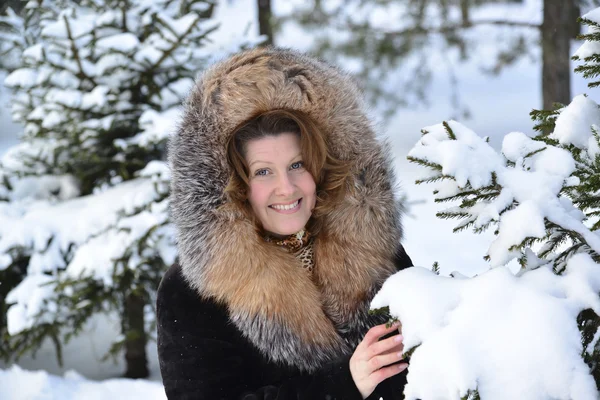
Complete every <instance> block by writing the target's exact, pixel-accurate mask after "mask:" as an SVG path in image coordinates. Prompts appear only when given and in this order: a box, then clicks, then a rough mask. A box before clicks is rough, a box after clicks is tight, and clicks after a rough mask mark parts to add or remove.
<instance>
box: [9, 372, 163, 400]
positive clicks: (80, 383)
mask: <svg viewBox="0 0 600 400" xmlns="http://www.w3.org/2000/svg"><path fill="white" fill-rule="evenodd" d="M0 398H2V400H32V399H43V400H80V399H85V400H105V399H144V400H166V398H167V396H166V395H165V392H164V389H163V386H162V384H161V383H159V382H150V381H146V380H143V379H138V380H136V379H107V380H105V381H103V382H95V381H91V380H87V379H85V378H84V377H82V376H81V375H79V374H78V373H77V372H75V371H68V372H66V373H65V374H64V377H58V376H54V375H50V374H48V373H47V372H45V371H35V372H32V371H26V370H23V369H21V368H19V367H18V366H16V365H14V366H12V367H11V368H9V369H7V370H0Z"/></svg>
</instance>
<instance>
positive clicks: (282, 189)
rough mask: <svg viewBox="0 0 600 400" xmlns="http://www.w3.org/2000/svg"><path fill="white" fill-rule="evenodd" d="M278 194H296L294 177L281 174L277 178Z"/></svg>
mask: <svg viewBox="0 0 600 400" xmlns="http://www.w3.org/2000/svg"><path fill="white" fill-rule="evenodd" d="M276 190H277V191H276V194H278V195H280V196H291V195H292V194H294V191H295V190H296V189H295V186H294V182H293V181H292V179H290V176H289V175H288V174H280V175H279V179H278V180H277V189H276Z"/></svg>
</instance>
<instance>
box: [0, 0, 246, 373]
mask: <svg viewBox="0 0 600 400" xmlns="http://www.w3.org/2000/svg"><path fill="white" fill-rule="evenodd" d="M23 3H24V7H21V6H23V4H19V7H20V8H19V7H17V10H18V11H20V14H18V13H17V12H16V11H14V10H12V9H11V8H8V7H7V5H8V4H3V5H2V7H3V9H4V10H5V11H6V13H5V15H4V16H0V26H1V29H0V59H1V60H2V62H1V63H0V64H1V65H0V66H1V67H2V68H4V69H5V70H6V71H7V72H9V75H8V77H7V78H6V80H5V82H4V84H5V85H6V86H8V87H10V88H11V89H12V92H13V97H12V110H11V113H12V116H13V119H14V120H15V121H18V122H19V123H20V124H22V126H23V133H22V134H21V137H20V143H19V144H18V145H16V146H14V147H12V148H10V149H8V151H7V152H6V154H5V155H4V156H3V157H2V159H1V164H0V281H1V282H2V285H1V286H0V311H1V312H2V318H1V319H0V335H1V338H0V339H1V340H2V342H1V345H0V349H2V350H1V351H2V353H1V354H0V355H2V356H3V357H4V358H5V359H9V360H16V359H18V358H19V356H21V355H23V354H26V353H32V352H33V353H35V351H36V350H37V349H39V347H40V346H41V344H42V342H43V341H44V340H46V339H50V340H51V341H52V342H53V343H54V345H55V347H56V354H57V356H58V360H59V363H60V360H61V358H62V351H61V349H62V347H63V346H64V344H65V343H68V342H69V340H70V339H71V338H72V337H74V336H77V335H79V334H80V333H81V331H82V328H83V326H84V324H85V323H86V322H87V321H88V320H89V319H90V318H91V317H92V316H93V315H95V314H98V313H113V314H117V315H118V316H119V319H120V323H121V332H120V335H119V336H118V337H116V338H114V340H113V341H112V348H111V350H110V355H112V356H114V357H116V356H120V355H123V356H124V358H125V361H126V371H125V376H126V377H130V378H143V377H147V376H148V368H147V355H146V345H147V343H148V341H149V340H150V339H151V338H152V334H153V332H154V331H155V327H154V303H155V297H154V296H155V293H156V290H157V288H158V284H159V282H160V279H161V277H162V274H163V273H164V271H165V270H166V268H167V267H168V266H169V265H170V264H171V263H173V262H174V259H175V246H174V233H173V231H172V229H171V225H170V222H169V219H168V213H167V205H168V186H169V175H168V170H167V167H166V164H165V163H164V160H165V158H166V154H165V153H166V141H167V138H168V136H169V134H170V132H171V130H172V129H173V128H174V124H175V123H176V122H177V117H178V115H179V106H180V104H181V101H182V99H183V98H184V97H185V95H186V94H187V92H188V90H189V89H190V87H191V86H192V84H193V79H194V78H195V77H196V75H197V74H198V72H199V71H201V70H203V69H204V68H205V67H206V65H208V64H209V63H210V62H211V61H210V60H211V59H212V58H213V57H216V56H219V55H220V54H224V51H223V50H222V49H220V48H218V46H213V47H211V41H210V36H211V34H212V33H213V32H214V31H215V30H216V29H217V28H218V24H217V23H215V21H214V20H213V12H214V8H215V5H216V3H215V1H212V0H151V1H139V0H80V1H75V0H31V1H28V2H23ZM240 46H242V47H243V46H244V44H243V40H242V41H238V45H237V46H233V47H231V48H229V49H228V51H232V52H233V51H239V49H240ZM5 315H6V317H5Z"/></svg>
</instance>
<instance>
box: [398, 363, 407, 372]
mask: <svg viewBox="0 0 600 400" xmlns="http://www.w3.org/2000/svg"><path fill="white" fill-rule="evenodd" d="M406 368H408V364H400V365H398V369H399V370H400V371H404V370H405V369H406Z"/></svg>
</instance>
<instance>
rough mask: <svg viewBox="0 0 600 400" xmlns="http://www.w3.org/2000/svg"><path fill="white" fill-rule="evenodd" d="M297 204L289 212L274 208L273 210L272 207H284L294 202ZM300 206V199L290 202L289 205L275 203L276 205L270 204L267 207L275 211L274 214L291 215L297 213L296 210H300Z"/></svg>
mask: <svg viewBox="0 0 600 400" xmlns="http://www.w3.org/2000/svg"><path fill="white" fill-rule="evenodd" d="M296 201H297V202H298V205H297V206H296V207H294V208H292V209H291V210H278V209H276V208H273V207H272V206H274V205H276V206H286V205H288V204H294V203H295V202H296ZM301 206H302V198H299V199H297V200H294V201H291V202H289V203H276V204H272V205H270V206H269V208H270V209H271V210H273V211H275V212H276V213H279V214H293V213H295V212H297V211H298V210H300V207H301Z"/></svg>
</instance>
